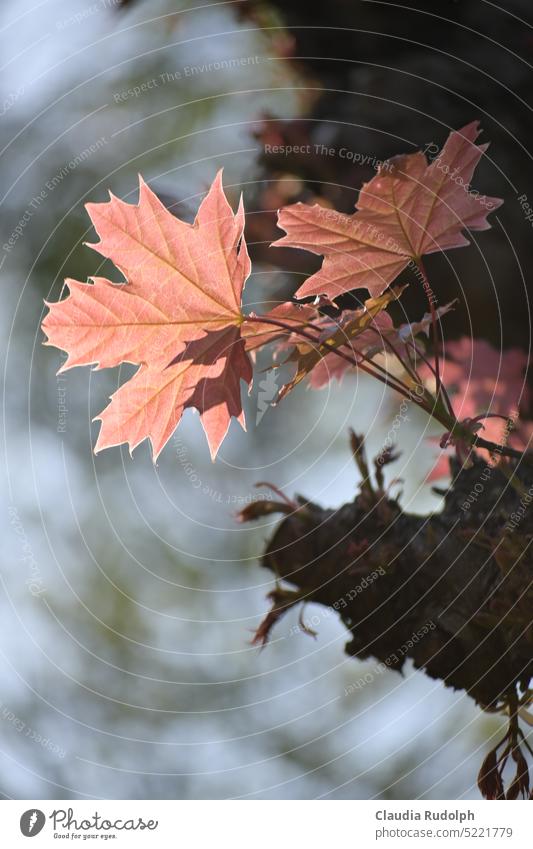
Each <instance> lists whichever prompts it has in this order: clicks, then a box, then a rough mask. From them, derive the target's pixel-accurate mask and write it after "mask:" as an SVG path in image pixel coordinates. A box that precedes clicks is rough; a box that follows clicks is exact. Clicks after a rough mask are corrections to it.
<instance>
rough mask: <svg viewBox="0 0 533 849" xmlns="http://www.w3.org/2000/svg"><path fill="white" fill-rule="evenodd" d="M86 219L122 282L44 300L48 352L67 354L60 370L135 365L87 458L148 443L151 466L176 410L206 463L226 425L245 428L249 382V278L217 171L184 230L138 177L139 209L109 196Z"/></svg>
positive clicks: (236, 217)
mask: <svg viewBox="0 0 533 849" xmlns="http://www.w3.org/2000/svg"><path fill="white" fill-rule="evenodd" d="M87 211H88V213H89V215H90V217H91V220H92V222H93V224H94V226H95V229H96V231H97V233H98V235H99V237H100V241H99V242H98V243H97V244H95V245H91V246H90V247H92V248H94V249H95V250H97V251H98V252H99V253H101V254H102V255H103V256H105V257H107V258H109V259H110V260H112V262H113V263H114V264H115V265H116V266H117V268H118V269H119V270H120V271H121V272H122V273H123V275H124V277H125V278H126V283H122V284H116V283H112V282H111V281H109V280H106V279H103V278H95V279H94V280H93V282H92V283H91V282H89V283H80V282H78V281H76V280H67V281H66V282H67V286H68V289H69V291H70V294H69V295H68V297H67V298H65V299H64V300H62V301H59V302H58V303H54V304H47V306H48V307H49V309H50V311H49V313H48V315H47V316H46V318H45V320H44V321H43V330H44V331H45V333H46V335H47V337H48V338H47V342H46V344H48V345H55V346H56V347H58V348H61V349H63V350H64V351H66V352H67V354H68V357H67V360H66V362H65V363H64V365H63V366H62V368H61V369H60V371H65V369H68V368H72V367H73V366H80V365H90V364H92V365H95V366H96V367H97V368H108V367H113V366H117V365H119V364H121V363H123V362H128V363H133V364H135V365H139V366H140V368H139V369H138V371H137V372H136V373H135V375H134V376H133V377H132V378H131V380H129V381H128V382H126V383H125V384H124V385H123V386H121V387H120V389H119V390H118V391H117V392H116V393H115V394H114V395H113V396H112V400H111V403H110V405H109V406H108V407H107V408H106V409H105V410H104V411H103V413H101V415H100V416H98V417H97V418H98V419H100V421H101V428H100V433H99V436H98V440H97V444H96V447H95V451H99V450H100V449H102V448H107V447H109V446H112V445H118V444H121V443H123V442H125V443H128V444H129V446H130V450H133V448H135V446H136V445H138V444H139V443H140V442H142V441H143V440H144V439H146V438H149V439H150V441H151V443H152V451H153V456H154V460H155V459H156V458H157V456H158V455H159V453H160V451H161V450H162V448H163V446H164V445H165V443H166V442H167V441H168V439H169V438H170V436H171V434H172V432H173V430H174V429H175V427H176V425H177V424H178V422H179V420H180V418H181V415H182V413H183V411H184V409H186V408H188V407H195V408H196V409H197V410H198V411H199V412H200V416H201V420H202V424H203V427H204V430H205V432H206V435H207V439H208V442H209V447H210V450H211V455H212V457H213V458H214V456H215V455H216V453H217V451H218V448H219V447H220V444H221V442H222V440H223V438H224V436H225V434H226V432H227V429H228V427H229V423H230V419H231V417H232V416H234V417H236V418H237V419H238V421H239V422H240V423H241V425H242V426H243V427H244V424H245V423H244V416H243V411H242V403H241V398H240V380H241V378H242V379H243V380H244V381H245V382H246V383H248V385H249V384H250V382H251V378H252V370H251V364H250V361H249V358H248V355H247V354H246V352H245V349H244V341H243V339H242V338H241V335H240V327H241V325H242V322H243V321H244V316H243V314H242V312H241V295H242V289H243V286H244V283H245V281H246V279H247V277H248V275H249V273H250V260H249V257H248V252H247V249H246V243H245V241H244V237H243V229H244V208H243V205H242V198H241V202H240V203H239V207H238V211H237V213H236V214H234V213H233V210H232V209H231V207H230V205H229V203H228V201H227V198H226V196H225V194H224V189H223V186H222V172H219V173H218V174H217V176H216V178H215V180H214V181H213V184H212V185H211V187H210V189H209V192H208V193H207V195H206V197H205V198H204V200H203V201H202V203H201V204H200V207H199V209H198V214H197V216H196V218H195V221H194V223H193V224H187V223H185V222H183V221H180V220H179V219H177V218H175V217H174V216H173V215H172V214H171V213H170V212H168V210H167V209H166V208H165V207H164V206H163V204H162V203H161V202H160V201H159V199H158V198H157V197H156V195H155V194H154V193H153V192H152V191H151V189H150V188H149V187H148V186H147V185H146V183H145V182H144V181H143V179H142V178H140V191H139V202H138V204H137V205H133V204H128V203H124V202H123V201H121V200H119V199H118V198H116V197H114V196H113V195H111V200H110V201H109V202H107V203H98V204H94V203H91V204H87Z"/></svg>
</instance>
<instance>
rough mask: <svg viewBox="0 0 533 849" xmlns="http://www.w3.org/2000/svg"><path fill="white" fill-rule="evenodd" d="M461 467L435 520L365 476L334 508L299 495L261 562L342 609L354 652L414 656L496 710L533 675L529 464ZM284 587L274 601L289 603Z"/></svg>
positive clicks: (301, 594)
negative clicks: (408, 507)
mask: <svg viewBox="0 0 533 849" xmlns="http://www.w3.org/2000/svg"><path fill="white" fill-rule="evenodd" d="M453 465H454V471H455V479H454V481H453V483H452V485H451V487H450V489H449V490H448V491H447V493H446V496H445V503H444V508H443V510H442V512H440V513H437V514H432V515H429V516H416V515H410V514H409V513H404V512H403V511H402V509H401V507H400V506H399V504H398V502H397V501H394V500H391V499H390V498H388V497H387V496H386V495H385V493H384V492H383V491H382V490H381V489H380V488H374V489H372V488H371V486H370V481H369V480H367V482H366V485H365V486H363V488H362V491H361V493H360V494H359V495H358V496H357V497H356V498H355V500H354V501H353V502H352V503H349V504H344V505H343V506H342V507H339V508H336V509H331V508H329V509H328V508H323V507H320V506H319V505H317V504H314V503H312V502H309V501H307V500H305V499H303V498H298V501H297V504H298V507H297V509H296V510H294V511H292V512H290V513H289V514H288V515H287V516H286V517H285V518H284V519H283V521H282V522H281V524H280V525H279V527H278V529H277V530H276V532H275V533H274V535H273V537H272V539H271V541H270V543H269V544H268V547H267V549H266V552H265V554H264V556H263V560H262V563H263V566H265V567H266V568H268V569H270V570H271V571H272V572H273V574H274V575H275V576H276V577H277V578H279V579H280V580H282V581H284V582H286V583H288V584H291V585H292V586H293V587H295V588H296V591H297V598H298V600H306V601H314V602H317V603H319V604H323V605H326V606H329V607H333V608H334V609H336V610H337V611H338V613H339V616H340V618H341V619H342V621H343V623H344V624H345V625H346V628H347V629H348V631H349V632H350V640H349V642H348V643H347V645H346V652H347V653H348V654H349V655H353V656H354V657H358V658H361V659H365V658H368V657H375V658H377V659H378V660H379V661H381V662H382V663H385V664H387V665H388V666H390V668H396V669H401V667H402V666H403V664H404V663H405V661H406V660H407V658H411V659H412V660H413V662H414V664H415V666H416V667H418V668H420V669H424V670H425V672H426V673H427V674H428V675H431V676H432V677H433V678H439V679H441V680H442V681H444V683H445V684H447V685H448V686H450V687H453V688H455V689H464V690H466V691H467V692H468V693H469V695H470V696H472V698H473V699H475V701H476V702H477V703H478V704H479V705H480V706H481V707H483V708H489V709H491V708H492V709H494V708H497V707H499V706H501V705H502V704H503V703H504V702H505V701H506V700H507V699H508V696H509V694H510V693H515V692H516V691H517V687H518V688H519V689H520V691H524V690H526V689H527V687H528V685H529V681H530V679H531V677H532V676H533V658H532V647H533V628H532V622H531V611H532V601H533V589H532V586H531V579H532V577H533V556H532V552H531V539H532V534H533V515H532V514H531V512H530V511H529V510H528V504H529V501H530V500H531V499H532V497H533V468H532V467H531V466H530V465H526V464H525V463H523V462H522V463H509V464H506V467H505V468H506V469H507V470H508V474H509V473H510V474H512V477H513V482H511V481H510V479H509V476H508V474H507V475H506V474H504V473H503V472H502V471H501V470H500V469H499V468H494V467H491V466H488V465H487V463H486V462H484V461H482V460H481V459H476V460H475V461H474V462H473V464H472V466H471V468H469V469H462V470H461V471H459V470H458V468H457V464H455V463H454V464H453ZM517 482H518V485H517ZM517 486H518V488H517ZM270 509H271V508H270ZM284 512H286V508H284ZM513 516H514V517H515V518H514V519H513V518H512V517H513ZM513 524H516V527H514V528H513V527H512V525H513ZM277 593H278V594H277V595H276V593H275V594H274V596H273V598H274V602H275V605H277V607H278V609H279V608H281V609H283V607H285V608H286V607H287V606H288V605H290V604H292V603H293V599H294V596H292V595H291V594H290V592H289V594H286V595H284V593H283V590H278V591H277ZM420 632H424V633H423V634H422V636H420Z"/></svg>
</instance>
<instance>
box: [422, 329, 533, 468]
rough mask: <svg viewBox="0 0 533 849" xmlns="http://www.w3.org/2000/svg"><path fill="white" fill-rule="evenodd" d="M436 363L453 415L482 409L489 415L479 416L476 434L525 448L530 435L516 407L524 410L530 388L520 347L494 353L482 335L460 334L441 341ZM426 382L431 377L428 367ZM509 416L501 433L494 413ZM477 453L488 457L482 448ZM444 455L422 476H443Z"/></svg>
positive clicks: (469, 414)
mask: <svg viewBox="0 0 533 849" xmlns="http://www.w3.org/2000/svg"><path fill="white" fill-rule="evenodd" d="M444 354H445V358H444V359H443V362H442V378H443V382H444V383H445V385H446V387H447V390H448V393H449V395H450V397H451V399H452V401H453V406H454V410H455V413H456V415H457V418H458V419H459V420H461V419H462V420H464V419H467V420H468V419H476V418H477V417H479V416H482V415H483V414H484V413H488V414H489V416H490V417H489V418H487V419H481V423H482V424H483V428H482V429H481V430H480V435H481V436H482V437H483V438H484V439H487V440H489V441H490V442H495V443H498V444H501V443H502V442H505V443H508V444H509V445H511V446H512V447H515V448H517V449H524V448H526V447H527V445H528V443H529V440H530V435H531V423H529V422H524V421H523V420H521V419H519V418H518V414H519V411H520V409H521V408H522V409H524V410H527V408H528V406H529V404H530V400H531V391H530V388H529V386H528V384H527V380H526V378H525V376H524V370H525V368H526V367H527V365H528V363H529V357H528V355H527V354H526V352H525V351H522V350H520V349H519V348H510V349H508V350H507V351H504V352H502V351H498V350H496V349H495V348H493V347H492V345H490V344H489V343H488V342H486V341H485V340H484V339H471V338H470V337H468V336H464V337H463V338H461V339H458V340H456V341H453V342H447V343H446V346H445V348H444ZM426 377H427V379H428V380H430V381H431V380H432V376H431V374H430V372H429V370H427V371H426ZM500 416H501V417H511V418H512V420H513V422H514V423H515V427H514V428H513V430H511V431H510V432H507V433H506V424H505V422H504V421H502V418H499V417H500ZM477 450H478V451H480V453H481V455H482V456H483V457H484V458H485V459H487V460H488V461H489V460H491V458H490V455H489V453H488V452H487V451H485V450H483V449H481V450H480V449H477ZM448 457H449V453H448V452H447V451H445V452H444V453H443V452H441V453H440V454H439V457H438V459H437V460H436V462H435V464H434V466H433V467H432V469H431V471H430V473H429V475H428V478H427V479H428V480H430V481H433V480H437V479H439V478H441V477H444V476H446V475H449V472H450V469H449V464H448Z"/></svg>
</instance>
